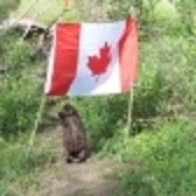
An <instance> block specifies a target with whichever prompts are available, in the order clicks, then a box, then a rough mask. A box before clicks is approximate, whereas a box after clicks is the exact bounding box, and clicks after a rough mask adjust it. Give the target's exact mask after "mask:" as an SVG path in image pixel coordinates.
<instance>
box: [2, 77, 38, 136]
mask: <svg viewBox="0 0 196 196" xmlns="http://www.w3.org/2000/svg"><path fill="white" fill-rule="evenodd" d="M24 84H25V85H27V86H26V87H24ZM36 88H37V86H36V85H34V84H33V85H32V82H30V81H26V80H23V81H20V82H18V83H14V84H12V85H11V86H8V87H7V88H5V89H4V90H2V91H1V96H0V135H1V136H3V137H4V138H6V139H9V138H10V137H11V136H14V135H15V136H16V135H18V134H19V133H21V132H24V131H27V130H28V129H29V127H30V126H31V125H32V123H33V122H34V119H35V114H36V111H37V108H38V104H39V95H38V94H37V91H36Z"/></svg>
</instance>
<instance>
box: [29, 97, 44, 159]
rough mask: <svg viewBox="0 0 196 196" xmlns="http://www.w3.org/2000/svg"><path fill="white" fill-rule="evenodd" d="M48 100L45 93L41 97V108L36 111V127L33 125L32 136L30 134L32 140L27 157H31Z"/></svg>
mask: <svg viewBox="0 0 196 196" xmlns="http://www.w3.org/2000/svg"><path fill="white" fill-rule="evenodd" d="M46 101H47V97H46V96H44V95H43V96H42V99H41V103H40V106H39V109H38V111H37V113H36V118H35V123H34V127H33V130H32V132H31V136H30V140H29V144H28V148H27V158H28V157H29V155H30V153H31V150H32V147H33V145H34V141H35V137H36V133H37V130H38V127H39V124H40V122H41V119H42V115H43V111H44V108H45V105H46Z"/></svg>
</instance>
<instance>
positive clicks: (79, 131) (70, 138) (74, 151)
mask: <svg viewBox="0 0 196 196" xmlns="http://www.w3.org/2000/svg"><path fill="white" fill-rule="evenodd" d="M59 118H60V120H61V124H62V128H63V146H64V148H65V151H66V153H67V162H82V161H84V160H85V159H86V158H87V147H86V132H85V128H84V126H83V123H82V121H81V119H80V116H79V114H78V112H77V111H76V109H75V108H74V107H73V106H72V105H70V104H66V105H65V106H64V107H63V110H62V111H61V112H59Z"/></svg>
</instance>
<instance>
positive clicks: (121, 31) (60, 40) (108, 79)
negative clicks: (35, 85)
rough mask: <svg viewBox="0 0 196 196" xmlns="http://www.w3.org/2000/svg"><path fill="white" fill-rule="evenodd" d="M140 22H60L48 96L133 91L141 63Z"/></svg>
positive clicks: (53, 54) (49, 73)
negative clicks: (139, 51) (139, 45)
mask: <svg viewBox="0 0 196 196" xmlns="http://www.w3.org/2000/svg"><path fill="white" fill-rule="evenodd" d="M137 37H138V36H137V23H136V20H134V19H131V18H128V19H127V20H125V21H118V22H111V23H58V24H56V26H55V29H54V39H53V44H52V49H51V54H50V58H49V67H48V72H47V79H46V84H45V93H46V94H47V95H61V96H62V95H66V96H78V95H79V96H80V95H100V94H109V93H121V92H126V91H129V90H130V89H131V88H132V87H133V84H134V81H135V77H136V67H137V61H138V40H137Z"/></svg>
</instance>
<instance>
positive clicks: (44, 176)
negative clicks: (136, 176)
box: [25, 127, 129, 196]
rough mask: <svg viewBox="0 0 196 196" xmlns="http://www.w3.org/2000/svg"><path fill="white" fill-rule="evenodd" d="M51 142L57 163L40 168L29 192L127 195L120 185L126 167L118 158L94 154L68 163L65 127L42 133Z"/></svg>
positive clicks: (30, 194) (66, 195) (46, 195)
mask: <svg viewBox="0 0 196 196" xmlns="http://www.w3.org/2000/svg"><path fill="white" fill-rule="evenodd" d="M37 137H39V139H40V138H41V140H42V139H44V141H45V142H46V141H47V142H48V144H49V146H50V150H51V153H52V154H53V156H54V157H55V161H54V163H53V164H52V165H51V166H50V167H49V168H47V169H46V170H44V171H41V172H37V174H36V176H37V180H36V187H34V186H29V188H28V190H27V192H26V193H25V195H28V196H35V195H36V196H126V195H127V193H126V191H125V190H123V189H122V188H121V186H120V183H119V179H118V177H117V173H119V172H121V171H126V169H127V168H128V167H129V165H125V164H123V163H122V162H120V161H119V160H118V159H117V158H114V157H108V158H103V157H100V155H98V154H92V155H91V157H90V158H89V159H88V160H87V161H86V162H84V163H79V164H67V163H66V162H65V159H64V157H63V149H62V145H61V131H60V129H59V128H58V127H56V128H53V129H51V128H50V129H47V130H45V131H44V132H42V133H41V134H40V135H38V136H37Z"/></svg>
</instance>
